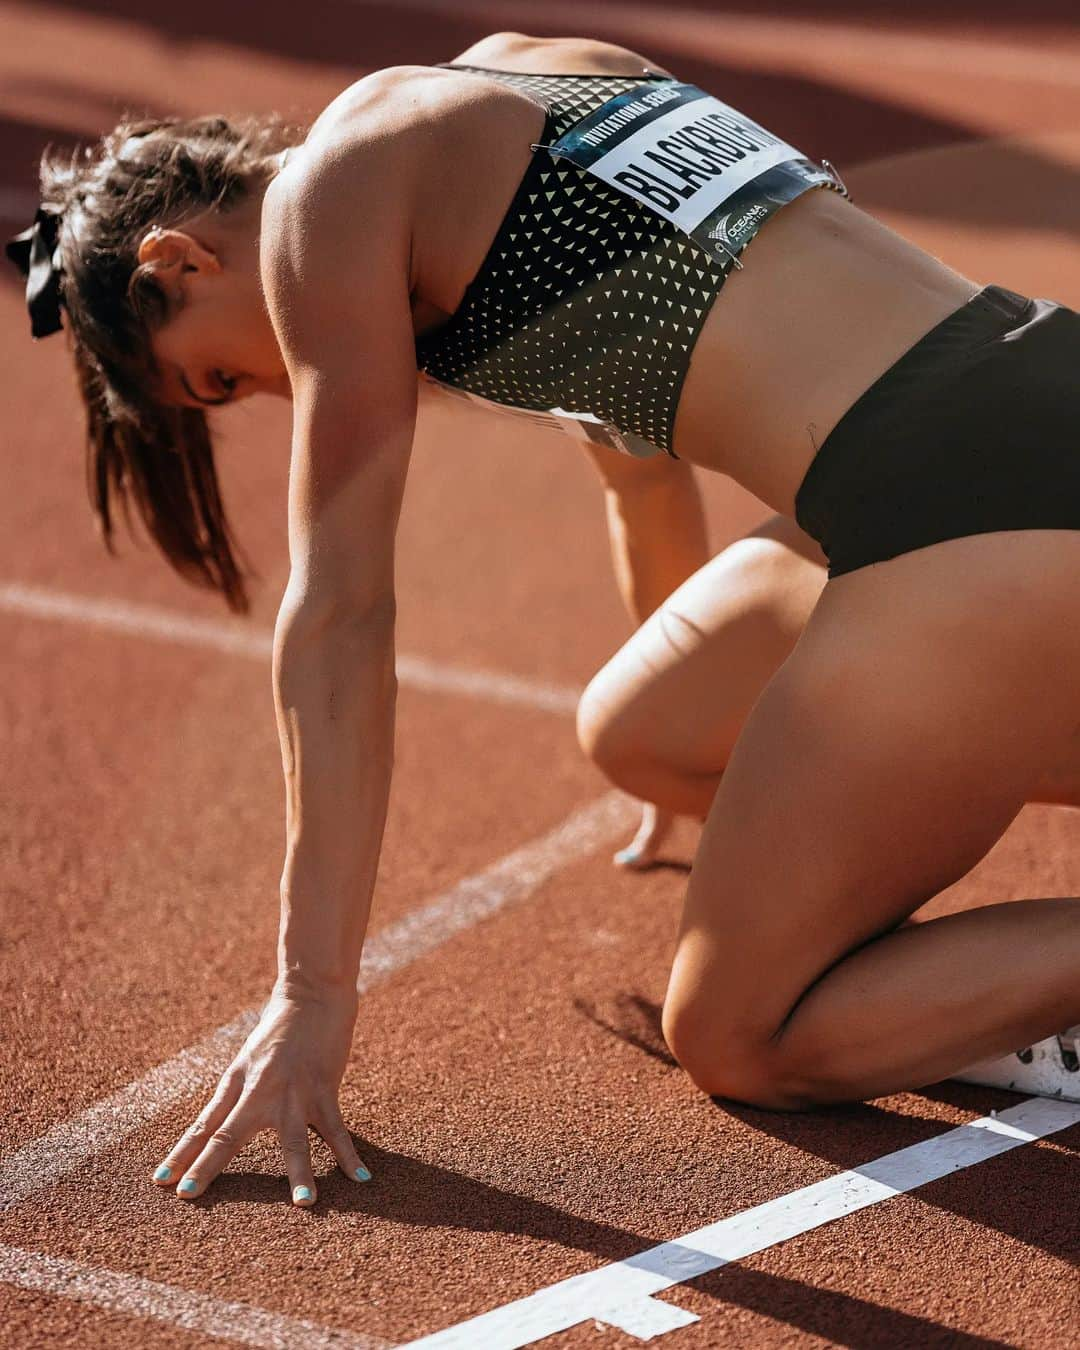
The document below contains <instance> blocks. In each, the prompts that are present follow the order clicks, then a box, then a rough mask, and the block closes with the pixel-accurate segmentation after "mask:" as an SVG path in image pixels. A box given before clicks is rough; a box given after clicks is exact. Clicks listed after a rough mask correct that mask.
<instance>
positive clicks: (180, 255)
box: [136, 227, 221, 291]
mask: <svg viewBox="0 0 1080 1350" xmlns="http://www.w3.org/2000/svg"><path fill="white" fill-rule="evenodd" d="M136 256H137V258H138V260H139V262H140V263H151V264H152V265H153V268H154V274H155V276H157V277H158V278H159V279H160V281H161V283H162V285H164V286H165V287H166V289H168V290H170V291H171V290H172V289H173V288H175V287H177V286H179V283H180V277H181V276H182V275H183V274H184V273H188V274H190V273H192V272H203V273H211V272H220V271H221V259H220V258H219V257H218V255H217V254H216V253H215V252H214V251H213V249H208V248H205V247H204V246H203V245H202V244H200V243H199V241H198V240H197V239H195V238H193V236H192V235H190V234H188V233H187V232H186V231H185V230H163V229H159V228H156V227H155V228H154V229H152V230H148V231H147V233H146V234H145V235H144V236H143V239H142V242H141V243H140V244H139V250H138V253H137V255H136Z"/></svg>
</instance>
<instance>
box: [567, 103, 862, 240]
mask: <svg viewBox="0 0 1080 1350" xmlns="http://www.w3.org/2000/svg"><path fill="white" fill-rule="evenodd" d="M543 148H544V149H546V150H548V151H549V153H550V154H552V155H556V156H561V157H562V158H564V159H568V160H570V161H572V162H573V163H574V164H577V165H578V166H579V167H580V168H582V169H584V170H586V171H587V172H588V173H591V174H595V175H596V177H597V178H600V179H602V180H603V181H604V182H605V183H607V184H609V185H610V186H611V187H613V188H617V189H618V190H619V191H620V192H625V193H628V194H629V195H630V196H631V197H634V198H636V199H637V200H638V201H639V202H641V203H642V204H643V205H645V206H647V207H649V208H651V209H652V210H653V211H656V212H657V213H658V214H659V215H661V216H664V217H665V218H666V219H667V220H670V221H671V223H672V224H673V225H675V226H677V227H678V228H679V229H680V230H682V231H683V232H684V233H685V234H687V235H689V237H690V238H691V239H693V240H694V242H695V243H696V244H698V245H699V246H700V247H701V248H703V249H704V250H705V252H706V253H708V254H709V255H710V256H712V257H715V258H718V259H719V260H720V261H721V262H723V261H725V260H727V261H730V262H733V263H734V264H735V266H737V267H741V266H742V264H741V263H740V262H739V258H738V255H739V253H740V252H741V251H742V250H743V249H744V248H745V247H746V245H747V244H748V243H749V242H750V240H751V239H752V238H753V237H754V235H755V234H757V232H758V230H760V229H761V227H762V225H764V223H765V222H766V221H767V220H768V219H769V218H770V217H771V216H773V215H774V214H775V213H776V212H777V211H778V210H779V209H780V207H781V206H784V205H786V203H787V202H790V201H793V200H794V199H795V198H796V197H798V196H800V195H801V194H802V193H804V192H806V191H808V190H809V189H810V188H814V187H820V186H822V185H828V186H830V187H833V188H835V189H837V190H838V191H841V192H843V193H844V195H845V196H847V195H848V193H847V189H846V188H845V187H844V185H843V183H842V182H840V181H839V180H838V179H837V177H836V175H835V172H830V171H829V170H828V169H826V168H823V167H822V166H821V165H818V164H815V163H814V162H813V161H812V160H809V159H807V158H806V156H805V155H804V154H803V153H802V152H801V151H800V150H797V149H796V148H795V147H794V146H793V145H788V143H787V142H786V141H782V140H780V138H779V137H778V136H774V135H773V134H772V132H770V131H766V130H765V128H764V127H762V126H759V125H758V124H757V122H754V121H753V120H751V118H749V117H747V116H746V115H745V113H741V112H739V111H738V110H737V109H735V108H732V107H730V106H729V105H728V104H727V103H722V102H721V101H720V99H718V98H714V97H713V96H712V94H707V93H705V91H704V90H703V89H699V88H698V87H697V86H696V85H693V84H682V83H680V82H678V81H672V82H670V83H665V84H644V85H639V86H638V87H637V88H636V89H630V90H628V91H627V92H626V93H623V94H619V95H617V96H616V97H615V98H612V99H609V100H608V101H607V102H606V103H604V104H603V105H602V106H601V107H599V108H597V109H596V111H595V112H593V113H590V114H589V115H588V116H587V117H584V118H582V120H581V121H580V122H577V123H575V125H574V126H573V127H571V128H570V130H569V131H567V132H566V133H565V134H564V135H563V136H560V137H559V139H558V140H557V141H554V142H553V143H552V144H551V145H548V146H545V147H543ZM825 162H826V164H827V163H828V161H825Z"/></svg>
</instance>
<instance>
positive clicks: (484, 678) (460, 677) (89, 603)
mask: <svg viewBox="0 0 1080 1350" xmlns="http://www.w3.org/2000/svg"><path fill="white" fill-rule="evenodd" d="M0 611H6V612H7V613H9V614H22V615H27V616H29V617H31V618H35V619H54V620H57V621H59V622H66V623H77V624H82V625H84V626H86V627H88V628H99V629H103V630H105V631H107V632H113V633H126V634H130V635H131V636H134V637H142V638H155V639H158V640H160V641H163V642H175V643H179V644H180V645H183V646H188V647H205V648H210V649H212V650H214V651H219V652H226V653H228V654H230V655H235V656H248V657H254V658H255V659H256V660H264V661H269V660H270V657H271V655H272V652H273V643H274V635H273V633H271V632H267V631H266V630H265V629H258V628H256V629H253V628H249V627H245V626H244V625H243V623H242V622H241V621H236V622H234V623H227V622H224V621H222V620H220V619H204V618H200V617H198V616H196V615H191V614H181V613H179V612H178V611H173V610H168V609H163V608H160V607H158V606H156V605H142V604H132V603H131V602H130V601H126V600H110V599H106V598H102V597H96V596H91V595H77V594H73V593H72V592H70V591H55V590H52V589H50V588H48V587H45V586H31V585H27V584H24V583H21V582H5V583H2V584H0ZM395 668H396V670H397V677H398V682H399V683H400V684H402V685H406V686H408V687H410V688H413V689H424V690H430V691H432V692H434V693H439V694H459V695H463V696H464V697H467V698H476V699H483V700H486V701H487V702H489V703H510V704H516V705H518V706H524V707H527V708H539V709H541V710H542V711H545V712H555V713H563V714H572V713H574V712H576V710H577V705H578V700H579V699H580V697H581V692H582V691H581V690H580V689H576V688H573V687H571V686H568V685H558V684H549V683H547V682H545V681H542V680H530V679H526V678H525V677H523V676H520V675H511V674H508V673H506V672H503V671H498V670H483V669H470V668H468V667H466V666H454V665H449V664H447V663H445V662H442V661H432V660H429V659H428V658H427V657H422V656H407V655H402V654H401V653H400V652H399V653H398V654H397V655H396V657H395Z"/></svg>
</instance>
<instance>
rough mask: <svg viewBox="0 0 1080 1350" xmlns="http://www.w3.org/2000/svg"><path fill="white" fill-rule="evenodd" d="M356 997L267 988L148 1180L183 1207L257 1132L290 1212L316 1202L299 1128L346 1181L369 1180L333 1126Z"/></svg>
mask: <svg viewBox="0 0 1080 1350" xmlns="http://www.w3.org/2000/svg"><path fill="white" fill-rule="evenodd" d="M357 1003H358V999H357V995H356V992H355V990H353V989H349V990H348V991H331V992H326V993H323V992H321V991H320V992H318V993H314V992H312V993H303V994H297V993H296V992H294V991H288V992H286V991H285V990H284V989H282V988H279V987H278V986H277V985H275V988H274V991H273V993H272V994H271V995H270V999H269V1001H268V1002H267V1004H266V1006H265V1007H264V1008H263V1010H262V1013H261V1015H260V1017H259V1021H258V1023H257V1024H256V1025H255V1027H253V1028H252V1030H251V1033H250V1035H249V1036H248V1038H247V1040H246V1041H245V1042H244V1044H243V1046H242V1047H241V1048H240V1051H239V1052H238V1054H237V1056H236V1058H235V1059H234V1060H233V1062H232V1064H231V1065H230V1066H229V1068H228V1069H227V1070H226V1071H225V1073H224V1074H223V1075H222V1078H221V1081H220V1082H219V1083H218V1086H217V1090H216V1091H215V1093H214V1095H213V1096H212V1097H211V1098H210V1100H209V1102H207V1104H206V1106H205V1107H204V1108H203V1110H202V1111H201V1112H200V1113H199V1117H198V1119H197V1120H196V1121H195V1123H194V1124H193V1125H192V1126H191V1128H190V1129H188V1130H187V1131H186V1132H185V1133H184V1134H183V1135H182V1136H181V1138H180V1139H179V1140H178V1141H177V1143H176V1145H175V1147H174V1148H173V1149H171V1150H170V1152H169V1153H168V1155H167V1156H166V1158H165V1160H164V1162H163V1163H162V1164H161V1166H160V1167H159V1168H158V1169H157V1171H156V1172H155V1173H154V1181H155V1182H156V1183H157V1184H158V1185H159V1186H174V1187H175V1188H176V1194H177V1195H179V1196H181V1197H182V1198H183V1199H185V1200H194V1199H195V1198H196V1197H197V1196H200V1195H202V1193H203V1192H204V1191H205V1190H206V1188H207V1186H209V1185H210V1183H211V1182H212V1181H213V1179H214V1178H215V1177H216V1176H217V1175H218V1173H219V1172H221V1171H222V1170H223V1169H224V1168H225V1167H226V1166H227V1165H228V1164H229V1162H230V1161H231V1160H232V1159H233V1157H235V1155H236V1154H237V1153H239V1151H240V1150H241V1149H242V1148H243V1146H244V1145H245V1144H246V1143H247V1142H248V1140H249V1139H251V1138H252V1136H253V1135H256V1134H258V1133H259V1131H260V1130H265V1129H273V1130H276V1131H277V1133H278V1136H279V1138H280V1140H281V1147H282V1151H283V1153H284V1156H285V1170H286V1171H287V1173H288V1177H289V1186H290V1190H291V1193H292V1199H293V1204H296V1205H313V1204H314V1203H315V1198H316V1197H315V1179H314V1177H313V1176H312V1172H311V1152H310V1144H309V1140H308V1125H309V1124H310V1125H313V1126H314V1127H315V1129H316V1130H317V1132H318V1133H319V1134H320V1135H321V1136H322V1137H323V1139H325V1140H326V1142H327V1144H328V1145H329V1146H330V1148H331V1149H332V1150H333V1152H334V1156H335V1157H336V1158H337V1161H338V1165H339V1166H340V1168H341V1170H342V1171H343V1172H344V1173H345V1175H346V1176H348V1177H351V1178H352V1179H353V1180H355V1181H370V1180H371V1173H370V1172H369V1171H368V1170H367V1168H366V1167H365V1166H364V1165H363V1163H362V1162H361V1161H360V1159H359V1157H358V1156H357V1154H356V1149H355V1148H354V1147H353V1142H352V1139H351V1138H350V1136H349V1132H348V1130H347V1129H346V1128H345V1123H344V1121H343V1120H342V1118H341V1111H340V1109H339V1107H338V1088H339V1086H340V1084H341V1078H342V1075H343V1074H344V1072H345V1065H346V1063H347V1061H348V1057H349V1047H350V1045H351V1043H352V1033H353V1027H354V1025H355V1023H356V1012H357Z"/></svg>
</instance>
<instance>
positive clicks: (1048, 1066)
mask: <svg viewBox="0 0 1080 1350" xmlns="http://www.w3.org/2000/svg"><path fill="white" fill-rule="evenodd" d="M952 1077H953V1078H954V1079H956V1080H958V1081H959V1082H961V1083H978V1084H980V1085H981V1086H983V1087H999V1088H1007V1089H1008V1090H1009V1091H1010V1092H1029V1093H1032V1094H1034V1095H1035V1096H1036V1097H1060V1098H1061V1099H1062V1100H1063V1101H1068V1102H1080V1025H1077V1026H1075V1027H1066V1029H1065V1030H1064V1031H1059V1032H1058V1034H1057V1035H1056V1036H1050V1037H1048V1038H1047V1039H1046V1040H1045V1041H1038V1042H1036V1044H1035V1045H1029V1046H1026V1047H1025V1048H1024V1049H1022V1050H1017V1051H1016V1053H1015V1054H1013V1055H1003V1056H1002V1058H1001V1059H984V1060H981V1061H980V1062H979V1063H978V1064H972V1065H971V1067H970V1068H967V1069H962V1070H961V1071H960V1073H954V1074H953V1075H952Z"/></svg>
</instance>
